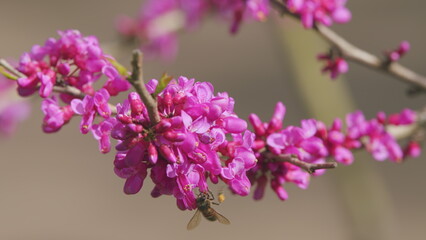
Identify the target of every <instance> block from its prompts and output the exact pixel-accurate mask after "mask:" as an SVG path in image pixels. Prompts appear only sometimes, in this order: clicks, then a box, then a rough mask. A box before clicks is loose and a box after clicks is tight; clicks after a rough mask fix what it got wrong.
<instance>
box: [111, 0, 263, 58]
mask: <svg viewBox="0 0 426 240" xmlns="http://www.w3.org/2000/svg"><path fill="white" fill-rule="evenodd" d="M269 11H270V6H269V0H149V1H147V2H146V3H145V4H144V5H143V6H142V8H141V10H140V11H139V15H138V17H137V18H136V19H132V18H129V17H127V16H122V17H120V18H118V21H117V29H118V31H119V32H120V33H121V34H122V35H123V36H125V37H128V38H136V39H138V40H139V41H140V43H141V46H142V47H141V48H142V50H143V51H144V53H145V54H148V56H160V57H162V58H163V59H166V60H170V59H174V58H175V56H176V53H177V45H178V43H177V34H178V32H179V31H181V30H191V29H194V28H195V27H196V26H198V25H199V24H200V22H201V20H202V19H203V17H204V16H205V15H207V13H209V12H214V13H215V14H217V15H220V16H222V17H223V18H225V19H227V20H229V21H230V22H231V32H232V33H236V32H237V31H238V29H239V26H240V24H241V22H242V21H243V20H245V19H254V20H257V21H264V20H266V17H267V16H268V14H269Z"/></svg>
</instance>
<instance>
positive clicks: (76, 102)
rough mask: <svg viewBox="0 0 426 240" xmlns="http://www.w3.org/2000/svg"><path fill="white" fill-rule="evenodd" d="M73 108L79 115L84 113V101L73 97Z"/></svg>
mask: <svg viewBox="0 0 426 240" xmlns="http://www.w3.org/2000/svg"><path fill="white" fill-rule="evenodd" d="M71 109H72V110H73V112H74V113H76V114H78V115H83V114H84V106H83V101H81V100H80V99H73V100H72V101H71Z"/></svg>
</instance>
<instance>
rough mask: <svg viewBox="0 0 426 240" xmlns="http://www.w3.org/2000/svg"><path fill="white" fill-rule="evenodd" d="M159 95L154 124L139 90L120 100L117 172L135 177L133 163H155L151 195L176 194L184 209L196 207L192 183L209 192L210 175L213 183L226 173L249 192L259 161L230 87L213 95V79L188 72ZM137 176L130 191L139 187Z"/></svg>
mask: <svg viewBox="0 0 426 240" xmlns="http://www.w3.org/2000/svg"><path fill="white" fill-rule="evenodd" d="M157 83H158V82H157V81H156V80H155V81H154V80H152V81H150V82H149V83H148V84H147V88H148V89H150V90H149V91H151V92H154V90H155V88H156V86H157ZM157 99H158V112H159V114H160V117H161V121H160V122H159V123H157V124H156V125H154V126H153V124H152V122H151V120H150V119H149V116H148V112H147V109H146V107H145V105H144V104H143V102H142V101H141V99H140V97H139V95H138V94H136V93H134V92H132V93H130V94H129V96H128V99H126V100H125V101H124V102H123V103H122V104H118V105H117V116H116V120H117V122H116V124H115V126H114V127H113V129H112V130H111V136H112V137H113V138H115V139H117V140H119V143H118V144H117V146H116V149H117V150H118V151H119V152H118V153H117V157H116V164H115V166H116V172H117V173H118V174H119V176H121V177H125V178H126V179H127V181H130V182H132V183H133V182H134V180H129V179H133V178H134V176H135V175H134V174H135V173H137V170H133V167H132V166H137V168H142V169H145V170H146V169H151V179H152V180H153V182H154V183H155V187H154V189H153V190H152V195H153V196H155V197H157V196H160V195H163V194H166V195H173V196H174V197H175V198H176V199H177V205H178V207H179V208H181V209H194V208H195V207H196V203H195V199H196V197H195V194H194V189H199V191H201V192H207V191H208V189H209V188H208V185H207V182H206V178H207V177H210V179H212V181H214V182H215V183H217V182H218V180H219V179H222V180H223V181H224V182H225V183H226V184H228V185H229V187H230V188H231V190H232V191H233V192H235V193H237V194H239V195H247V194H248V192H249V190H250V187H251V184H250V181H249V180H248V178H247V175H246V172H247V171H248V170H249V169H251V168H253V167H254V166H255V164H256V158H255V156H254V154H253V151H252V150H251V145H252V142H253V139H252V138H253V136H252V135H251V133H250V132H248V131H246V128H247V124H246V122H245V121H244V120H242V119H240V118H238V117H237V115H235V113H234V112H233V105H234V101H233V99H232V98H230V97H229V96H228V95H227V94H226V93H219V94H217V95H215V94H214V89H213V86H212V85H211V84H210V83H206V82H195V81H194V80H193V79H191V80H189V79H187V78H185V77H180V78H179V79H177V80H172V81H171V82H170V83H169V84H168V85H167V86H166V88H165V89H164V90H162V91H161V92H160V93H159V94H158V97H157ZM226 135H230V136H232V138H228V139H227V137H226ZM218 152H220V153H221V156H222V158H219V156H218ZM141 166H142V167H141ZM145 170H143V171H145ZM124 171H126V172H127V171H131V172H132V174H127V175H124V174H123V172H124ZM142 175H143V174H142ZM136 176H138V177H137V179H139V180H141V179H142V178H141V177H140V176H141V175H140V174H139V175H136ZM139 180H138V181H137V182H136V183H138V184H136V183H135V186H137V187H134V188H132V191H130V192H128V193H132V194H133V193H136V192H137V191H139V189H140V187H141V184H139V182H141V181H139ZM126 185H127V182H126ZM131 186H133V185H131ZM125 189H126V187H125Z"/></svg>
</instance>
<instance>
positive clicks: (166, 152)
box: [160, 144, 177, 163]
mask: <svg viewBox="0 0 426 240" xmlns="http://www.w3.org/2000/svg"><path fill="white" fill-rule="evenodd" d="M160 153H161V155H162V156H163V157H164V158H165V159H166V160H167V161H168V162H169V163H175V162H176V161H177V159H176V155H175V154H174V153H173V152H172V150H171V149H170V148H169V147H168V146H167V145H165V144H163V145H161V146H160Z"/></svg>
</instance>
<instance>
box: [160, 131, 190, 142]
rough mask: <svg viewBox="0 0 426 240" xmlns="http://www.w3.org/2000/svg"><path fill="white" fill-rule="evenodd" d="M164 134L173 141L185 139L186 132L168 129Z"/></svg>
mask: <svg viewBox="0 0 426 240" xmlns="http://www.w3.org/2000/svg"><path fill="white" fill-rule="evenodd" d="M163 136H164V138H165V139H167V140H169V141H171V142H182V141H183V140H185V137H186V134H185V133H181V132H175V131H167V132H165V133H163Z"/></svg>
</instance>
